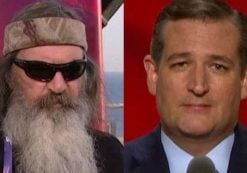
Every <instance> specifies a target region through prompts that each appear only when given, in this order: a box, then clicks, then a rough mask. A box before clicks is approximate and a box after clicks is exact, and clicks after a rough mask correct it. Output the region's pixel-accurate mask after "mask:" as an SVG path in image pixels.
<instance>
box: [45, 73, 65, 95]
mask: <svg viewBox="0 0 247 173" xmlns="http://www.w3.org/2000/svg"><path fill="white" fill-rule="evenodd" d="M47 88H48V89H49V90H50V91H52V92H54V93H62V92H63V91H65V90H66V88H67V83H66V81H65V80H64V78H63V75H62V73H61V72H56V73H55V76H54V77H53V79H52V80H51V81H49V82H47Z"/></svg>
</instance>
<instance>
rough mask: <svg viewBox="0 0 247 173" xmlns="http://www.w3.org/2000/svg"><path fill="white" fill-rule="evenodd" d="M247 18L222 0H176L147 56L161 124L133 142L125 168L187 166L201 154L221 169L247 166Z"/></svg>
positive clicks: (181, 172) (160, 20) (173, 172)
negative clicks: (241, 116)
mask: <svg viewBox="0 0 247 173" xmlns="http://www.w3.org/2000/svg"><path fill="white" fill-rule="evenodd" d="M246 34H247V25H246V18H245V17H244V16H243V15H242V14H240V13H239V12H237V11H236V10H234V9H232V8H231V7H229V6H228V5H227V4H226V3H225V2H224V1H221V0H190V1H187V0H174V1H172V3H171V4H170V5H169V6H167V7H166V8H165V9H164V10H163V11H161V13H160V14H159V16H158V17H157V21H156V24H155V29H154V32H153V37H152V43H151V53H150V55H147V56H145V58H144V68H145V70H146V74H147V85H148V89H149V92H150V93H151V94H152V95H154V96H155V97H156V103H157V109H158V112H159V114H160V117H161V125H160V126H159V127H158V128H157V129H155V130H154V131H153V132H152V133H150V134H148V135H147V136H144V137H142V138H140V139H137V140H135V141H133V142H130V143H128V144H126V145H125V152H124V166H125V172H126V173H130V172H142V173H148V172H155V173H159V172H163V173H169V172H170V173H185V172H186V169H187V167H188V164H189V162H190V161H191V159H193V158H194V157H196V156H204V155H206V156H207V157H209V158H210V159H211V160H212V161H213V163H214V164H215V167H216V169H217V170H218V171H219V172H220V173H226V172H228V173H231V172H232V173H233V172H238V173H239V172H243V173H244V172H247V164H246V163H247V131H246V129H245V128H243V127H242V126H241V125H239V123H238V112H239V105H240V101H241V99H243V98H246V79H247V78H246V65H247V64H246V62H247V61H246V56H247V54H246V53H247V49H246V45H247V42H246V41H247V40H246V38H247V37H246Z"/></svg>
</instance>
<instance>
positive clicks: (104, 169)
mask: <svg viewBox="0 0 247 173" xmlns="http://www.w3.org/2000/svg"><path fill="white" fill-rule="evenodd" d="M88 132H89V134H90V135H91V136H92V138H93V141H94V149H95V159H96V165H97V167H98V170H99V173H123V159H122V156H123V146H122V144H121V143H120V142H119V141H118V140H117V139H116V138H115V137H114V136H112V135H110V134H107V133H103V132H100V131H98V130H93V129H88ZM0 136H1V135H0ZM13 160H14V159H13ZM1 170H3V138H2V140H0V172H2V171H1ZM14 172H15V171H14V170H13V173H14Z"/></svg>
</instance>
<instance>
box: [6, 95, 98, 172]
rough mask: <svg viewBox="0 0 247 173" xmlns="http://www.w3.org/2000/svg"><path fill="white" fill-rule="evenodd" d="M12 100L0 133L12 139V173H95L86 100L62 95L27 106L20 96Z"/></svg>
mask: <svg viewBox="0 0 247 173" xmlns="http://www.w3.org/2000/svg"><path fill="white" fill-rule="evenodd" d="M64 97H65V98H64ZM85 97H86V96H85ZM12 98H14V99H11V102H10V105H9V108H8V111H7V114H6V118H5V119H4V121H3V131H4V132H5V134H7V135H8V136H10V137H11V138H12V142H13V146H14V148H15V172H16V173H79V172H81V173H97V168H96V161H95V159H94V147H93V140H92V138H91V136H89V135H88V133H87V130H86V128H85V126H86V124H87V119H88V116H89V109H88V106H87V103H86V101H85V102H81V101H79V100H77V103H71V102H70V101H67V100H68V97H67V96H64V95H63V96H61V97H60V96H52V97H46V98H44V99H42V101H39V103H33V104H32V105H30V103H29V104H28V103H26V101H25V99H24V98H23V96H21V94H18V93H17V94H12ZM64 100H65V101H64ZM78 102H79V103H78ZM56 103H61V107H54V105H55V104H56Z"/></svg>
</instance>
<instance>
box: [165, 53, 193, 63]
mask: <svg viewBox="0 0 247 173" xmlns="http://www.w3.org/2000/svg"><path fill="white" fill-rule="evenodd" d="M190 56H192V53H191V52H180V53H173V54H171V55H169V56H168V57H167V58H166V61H167V62H169V61H172V60H174V59H176V58H188V57H190Z"/></svg>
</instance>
